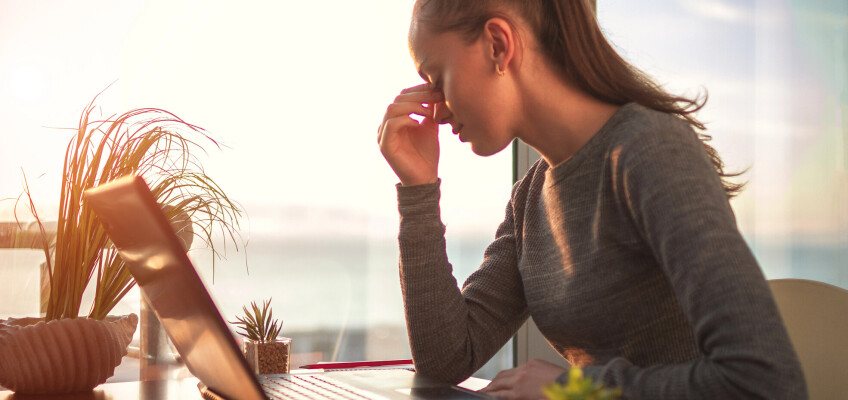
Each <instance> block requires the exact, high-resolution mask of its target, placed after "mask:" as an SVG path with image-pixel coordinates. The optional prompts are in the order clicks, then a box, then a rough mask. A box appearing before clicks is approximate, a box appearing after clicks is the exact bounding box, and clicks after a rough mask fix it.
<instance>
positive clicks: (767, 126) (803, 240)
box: [598, 0, 848, 288]
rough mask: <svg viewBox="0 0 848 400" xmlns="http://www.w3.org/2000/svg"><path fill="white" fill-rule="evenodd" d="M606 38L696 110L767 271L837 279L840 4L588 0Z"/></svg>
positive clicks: (816, 0)
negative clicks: (696, 104) (737, 174)
mask: <svg viewBox="0 0 848 400" xmlns="http://www.w3.org/2000/svg"><path fill="white" fill-rule="evenodd" d="M598 18H599V20H600V23H601V26H602V27H603V28H604V30H605V33H606V34H607V36H608V38H610V39H611V41H612V42H613V43H614V45H615V46H616V47H617V48H618V49H619V50H620V52H621V53H622V54H623V55H624V56H625V58H627V59H628V60H629V61H631V62H632V63H633V64H635V65H636V66H638V67H640V68H642V69H643V70H646V71H647V72H648V73H649V74H651V75H652V76H654V77H656V78H658V80H659V82H660V83H662V84H664V85H666V87H667V88H668V89H669V90H670V91H672V92H674V93H685V94H688V95H694V94H697V93H698V92H699V90H701V89H702V87H705V88H706V89H708V91H709V102H708V103H707V106H706V107H705V108H704V109H703V110H702V111H701V112H700V114H699V117H700V118H701V120H702V121H704V122H706V123H707V127H708V131H707V133H708V134H711V135H713V136H714V138H715V139H714V141H713V144H714V146H715V147H716V148H717V149H718V150H719V153H720V154H721V155H722V156H723V158H724V160H725V162H726V164H727V165H728V169H729V170H735V171H741V170H745V169H748V168H749V172H748V173H746V174H745V175H744V179H745V180H748V181H749V183H748V186H747V189H746V190H745V191H744V192H743V193H742V194H741V195H740V196H739V197H738V198H736V199H734V200H733V201H732V202H731V204H732V206H733V208H734V210H735V213H736V217H737V220H738V222H739V226H740V228H741V230H742V232H743V234H744V235H745V237H746V239H747V241H748V243H749V245H750V246H751V248H752V249H753V251H754V254H755V255H756V256H757V258H758V259H759V262H760V265H761V266H762V268H763V270H764V272H765V274H766V277H767V278H783V277H796V278H806V279H814V280H819V281H824V282H828V283H831V284H834V285H837V286H841V287H843V288H848V272H846V269H845V265H846V262H848V208H846V206H845V205H846V204H848V170H846V157H848V153H846V150H848V147H846V139H848V122H846V119H845V115H846V111H848V97H846V96H848V81H846V76H848V75H846V71H848V4H846V3H845V2H844V1H831V0H810V1H794V0H789V1H756V0H745V1H728V0H709V1H705V0H678V1H662V0H647V1H639V2H631V1H623V0H604V1H599V2H598Z"/></svg>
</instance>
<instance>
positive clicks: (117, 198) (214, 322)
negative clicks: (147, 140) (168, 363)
mask: <svg viewBox="0 0 848 400" xmlns="http://www.w3.org/2000/svg"><path fill="white" fill-rule="evenodd" d="M85 200H86V201H87V202H88V204H89V206H90V207H91V208H92V209H93V210H94V213H95V214H96V215H97V217H98V219H99V220H100V222H101V223H102V224H103V226H104V228H105V230H106V233H107V234H108V235H109V237H110V238H111V239H112V242H113V243H114V244H115V246H116V247H117V248H118V251H119V253H120V255H121V257H122V258H123V260H124V262H125V263H126V267H127V268H128V269H129V271H130V273H131V274H132V275H133V277H134V278H135V280H136V282H137V283H138V285H139V287H140V288H141V292H142V294H143V295H144V296H145V297H146V298H147V301H148V302H149V304H150V306H151V307H152V308H153V310H154V312H155V313H156V316H157V317H158V318H159V320H160V321H161V322H162V325H163V327H164V328H165V331H166V332H167V333H168V336H170V338H171V340H172V341H173V343H174V346H175V347H176V348H177V351H178V352H179V353H180V356H181V357H182V359H183V360H184V361H185V363H186V365H187V366H188V369H189V371H191V373H192V374H194V376H196V377H197V378H198V379H200V381H201V382H203V384H205V385H206V386H208V387H209V388H210V389H212V390H213V391H214V392H216V393H218V394H220V395H222V396H224V397H226V398H239V399H265V398H266V397H265V395H264V394H263V393H262V390H261V388H260V386H259V382H258V381H257V379H256V377H255V376H254V375H253V374H252V373H251V372H250V369H249V367H248V365H247V362H246V361H245V360H244V357H243V356H242V354H241V351H240V350H239V348H238V346H237V345H236V342H235V339H234V338H233V336H232V333H231V332H230V330H229V328H228V327H227V324H226V323H225V322H224V319H223V318H222V317H221V314H220V313H219V312H218V309H217V307H216V306H215V303H214V301H213V300H212V297H211V296H210V294H209V292H208V291H207V290H206V287H205V286H204V285H203V282H202V281H201V279H200V276H199V275H198V274H197V271H196V270H195V268H194V266H193V265H192V263H191V261H190V260H189V258H188V256H187V255H186V253H185V250H184V249H183V247H182V244H181V243H182V242H181V241H180V239H179V238H178V237H177V235H176V234H175V233H174V231H173V229H172V228H171V226H170V224H169V223H168V220H167V218H166V217H165V215H164V213H162V210H161V209H160V207H159V205H158V204H157V203H156V199H155V198H154V196H153V193H151V192H150V189H149V188H148V186H147V184H146V183H145V181H144V180H143V179H142V178H141V177H136V176H130V177H124V178H120V179H117V180H115V181H113V182H110V183H107V184H104V185H101V186H98V187H96V188H93V189H90V190H87V191H86V193H85Z"/></svg>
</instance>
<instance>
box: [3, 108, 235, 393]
mask: <svg viewBox="0 0 848 400" xmlns="http://www.w3.org/2000/svg"><path fill="white" fill-rule="evenodd" d="M96 100H97V97H95V99H94V100H93V101H92V102H91V103H90V104H89V105H88V106H87V107H86V108H85V109H84V111H83V113H82V116H81V117H80V121H79V125H78V127H77V128H74V129H72V135H71V136H72V137H71V139H70V142H69V143H68V146H67V149H66V151H65V158H64V163H63V165H62V182H61V193H60V200H59V213H58V216H57V217H58V219H57V220H56V222H54V223H51V224H50V225H51V226H50V227H49V228H48V224H47V223H46V222H45V220H44V219H43V218H42V217H41V216H40V215H39V214H38V212H37V211H36V207H35V199H33V197H32V193H31V191H30V188H29V184H28V183H27V181H26V177H24V190H23V193H22V194H21V196H19V197H18V200H19V201H23V202H24V203H25V204H26V205H28V208H29V210H30V212H31V213H32V216H33V217H34V219H35V222H34V225H36V226H37V227H36V228H35V229H34V230H35V232H36V234H38V235H39V236H41V240H38V241H36V243H39V247H40V249H39V250H40V251H43V252H44V256H45V259H46V262H45V264H44V265H43V266H42V283H43V284H42V293H41V299H42V300H41V301H42V307H43V308H42V314H43V315H42V317H40V318H22V319H16V320H6V321H0V386H4V387H6V388H8V389H11V390H12V391H15V392H16V393H22V394H56V393H71V392H79V391H87V390H90V389H92V388H93V387H95V386H97V385H98V384H100V383H103V382H105V381H106V379H107V378H108V377H109V376H111V375H112V374H114V369H115V367H116V366H117V365H118V364H119V363H120V362H121V358H122V357H123V356H124V355H126V354H127V346H128V345H129V342H130V340H131V339H132V336H133V333H134V332H135V329H136V325H137V322H138V317H137V316H136V315H135V314H129V315H123V316H111V315H110V312H111V311H112V309H113V308H114V307H115V306H116V305H117V304H118V302H119V301H120V300H121V299H122V298H123V297H124V296H125V295H126V294H127V293H128V292H129V291H130V289H132V288H133V286H135V281H134V280H133V278H132V276H131V275H130V273H129V271H128V269H127V268H126V266H125V265H124V262H123V260H122V259H121V257H120V256H119V255H118V252H117V250H116V248H115V246H114V245H113V244H112V243H111V242H110V241H109V238H108V237H107V235H106V232H105V231H104V229H103V227H102V226H101V225H100V223H99V222H98V220H97V219H96V218H95V215H94V213H93V212H92V210H91V209H90V208H89V207H88V205H87V204H86V201H85V199H84V198H83V192H84V191H85V190H87V189H89V188H93V187H95V186H98V185H100V184H103V183H106V182H110V181H112V180H114V179H117V178H120V177H123V176H126V175H130V174H135V175H139V176H142V177H143V178H144V179H145V180H146V181H147V182H148V183H149V185H150V188H151V191H152V192H153V193H154V195H155V197H156V199H157V202H158V203H159V204H160V205H161V206H162V209H163V211H164V213H165V214H166V216H167V217H168V218H169V220H170V221H171V225H172V226H173V227H174V229H175V231H176V232H177V234H178V235H179V236H180V237H181V238H182V239H183V241H184V242H185V245H186V249H188V247H189V246H190V244H191V242H192V238H193V237H198V238H200V239H202V241H203V242H204V243H205V244H206V245H207V246H208V247H210V248H211V249H212V252H213V254H214V257H220V256H221V254H220V253H219V252H218V251H217V250H216V248H215V245H214V243H213V236H214V235H215V234H218V233H219V232H222V233H223V234H224V236H225V239H226V240H232V241H233V242H234V243H236V247H237V248H238V242H239V241H238V240H237V237H238V228H239V218H240V217H241V213H242V211H241V209H240V207H239V206H238V205H237V203H235V202H234V201H231V200H230V199H229V198H228V197H227V195H226V194H225V193H224V191H223V190H222V189H221V188H220V187H219V186H218V185H217V184H216V183H215V181H214V180H213V179H212V178H211V177H209V176H207V175H206V173H205V172H204V170H203V168H202V167H201V165H200V164H199V162H198V159H197V155H198V154H200V153H202V152H204V151H205V150H204V146H205V145H212V146H214V147H218V143H217V142H215V141H214V140H213V139H212V138H211V137H210V136H208V135H207V134H206V133H205V131H204V130H203V129H202V128H200V127H198V126H195V125H192V124H190V123H188V122H186V121H183V120H182V119H180V118H179V117H177V116H176V115H174V114H172V113H170V112H168V111H165V110H162V109H157V108H142V109H135V110H131V111H128V112H126V113H123V114H120V115H111V116H108V117H105V118H99V117H97V116H95V113H94V111H95V110H96V109H97V107H96V106H95V102H96ZM16 219H17V215H16ZM32 230H33V229H30V231H32ZM30 233H31V232H30ZM214 257H213V262H214ZM89 287H91V288H92V289H93V290H94V300H93V303H92V305H91V307H90V308H89V309H88V310H86V311H84V312H82V313H81V309H82V298H83V292H84V291H85V290H86V288H89Z"/></svg>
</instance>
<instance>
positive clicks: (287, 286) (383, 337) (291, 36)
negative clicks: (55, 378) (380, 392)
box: [0, 0, 512, 377]
mask: <svg viewBox="0 0 848 400" xmlns="http://www.w3.org/2000/svg"><path fill="white" fill-rule="evenodd" d="M411 5H412V1H410V0H403V1H400V0H369V1H364V2H363V1H359V2H351V1H342V0H332V1H324V2H282V1H242V2H237V3H236V2H224V1H206V0H204V1H199V0H198V1H187V0H186V1H171V0H168V1H165V0H162V1H152V0H151V1H135V2H115V1H111V0H109V1H105V0H104V1H93V0H91V1H83V2H78V1H57V2H49V3H40V2H39V3H32V2H28V1H0V9H2V10H3V11H2V12H0V38H2V39H0V123H2V126H3V130H2V138H3V139H2V140H3V144H2V147H0V182H2V192H0V197H2V198H5V197H15V196H17V195H18V194H19V193H20V191H21V189H22V177H21V168H23V170H24V171H25V172H26V174H27V177H28V179H29V180H30V184H31V185H32V189H33V194H34V196H35V197H36V201H37V205H38V207H39V210H40V212H41V214H42V216H48V217H47V219H51V218H52V219H55V215H56V213H57V207H56V206H55V204H56V203H58V192H59V189H58V188H59V180H60V177H61V176H60V174H61V168H62V159H63V154H64V149H65V146H66V145H67V142H68V140H69V139H70V132H69V131H63V130H56V129H51V128H47V127H71V128H74V127H76V125H77V122H78V119H79V114H80V112H81V111H82V110H83V108H84V107H85V106H86V105H87V104H88V102H89V101H91V100H92V98H93V97H94V96H95V95H96V94H97V93H98V92H100V91H102V90H103V89H105V88H106V87H107V86H108V85H109V84H110V83H113V82H114V84H112V86H111V87H109V88H108V89H106V90H105V92H104V93H103V94H102V95H101V97H100V98H99V99H98V102H97V103H98V104H99V105H100V106H101V108H102V112H103V114H104V115H111V114H114V113H121V112H124V111H127V110H129V109H132V108H139V107H158V108H162V109H165V110H168V111H171V112H173V113H175V114H177V115H178V116H179V117H181V118H183V119H185V120H186V121H188V122H190V123H193V124H196V125H199V126H201V127H203V128H205V129H206V130H207V131H208V132H209V134H210V135H212V136H213V137H214V138H215V139H217V140H218V141H219V142H220V143H221V144H222V148H221V149H220V150H218V149H216V148H214V147H212V146H207V151H208V154H201V153H198V154H197V157H198V158H199V160H200V162H201V163H202V164H203V166H204V168H205V170H206V173H207V174H208V175H209V176H211V177H212V178H214V179H215V180H216V181H217V182H218V183H219V184H220V186H221V187H222V188H223V189H224V191H225V192H226V193H227V195H229V196H230V197H231V198H232V199H234V200H237V201H239V202H240V203H241V204H242V205H243V207H244V209H245V211H246V213H247V217H248V219H245V220H244V221H243V224H244V228H245V229H244V231H243V234H244V237H245V239H249V244H248V246H247V251H246V252H244V251H242V252H235V251H234V250H235V249H234V248H233V246H232V245H231V244H230V245H228V248H227V258H226V259H224V260H218V261H216V263H215V268H214V275H213V269H212V260H213V258H212V256H211V254H210V252H209V251H208V250H204V249H202V248H199V243H197V242H200V241H196V245H195V249H194V250H192V251H191V253H190V255H191V257H192V259H193V260H194V261H195V262H196V264H197V265H198V267H199V269H200V270H201V273H202V276H203V278H204V279H205V281H206V282H207V283H208V284H209V287H210V288H211V290H212V292H213V296H214V297H215V299H216V301H217V302H218V304H219V306H220V307H221V309H222V311H223V312H224V314H225V316H226V317H228V318H230V319H232V318H233V317H234V316H235V315H237V314H239V313H240V312H241V307H242V306H243V305H245V304H248V303H249V302H251V301H261V300H262V299H267V298H269V297H273V301H272V306H273V308H274V316H275V317H279V318H281V319H282V320H283V321H284V325H283V331H282V334H283V335H284V336H290V337H293V338H294V344H293V351H294V353H295V354H294V355H293V360H292V365H293V366H297V365H303V364H306V363H311V362H315V361H320V360H323V361H330V360H337V361H343V360H361V359H394V358H408V357H409V344H408V340H407V333H406V327H405V322H404V315H403V305H402V301H401V295H400V287H399V278H398V269H397V268H398V266H397V264H398V250H397V231H398V216H397V203H396V193H395V187H394V185H395V183H396V182H397V178H396V177H395V176H394V174H393V172H392V171H391V169H390V168H389V167H388V165H387V164H386V162H385V161H384V160H383V158H382V156H381V155H380V153H379V150H378V148H377V144H376V135H377V126H378V124H379V122H380V120H381V119H382V115H383V112H384V111H385V109H386V106H387V105H388V104H389V103H390V102H391V101H392V99H393V98H394V97H395V96H396V95H397V94H398V93H399V92H400V90H401V89H403V88H405V87H409V86H413V85H417V84H419V83H420V82H421V78H420V77H418V74H417V72H416V71H415V68H414V65H413V63H412V61H411V59H410V57H409V53H408V47H407V41H406V35H407V29H408V24H409V17H410V11H411ZM440 135H441V138H442V158H441V177H442V179H443V184H442V191H443V196H442V206H443V208H442V210H443V215H442V218H443V220H444V221H445V223H446V224H447V225H448V233H447V235H448V238H447V240H448V253H449V257H450V259H451V261H452V262H453V265H454V268H455V274H456V277H457V280H458V282H459V283H460V284H461V283H462V282H463V281H464V279H465V278H466V277H467V276H468V275H469V274H470V273H471V272H472V271H473V270H474V269H476V268H477V267H478V266H479V264H480V262H481V261H482V257H483V250H484V248H485V246H486V245H487V244H488V243H489V242H490V241H491V240H492V239H493V238H494V232H495V229H496V228H497V225H498V223H499V222H500V221H501V220H502V218H503V215H504V208H505V206H506V202H507V200H508V198H509V193H510V189H511V162H512V159H511V154H510V152H509V151H505V152H502V153H501V154H498V155H496V156H493V157H489V158H481V157H477V156H475V155H473V153H472V152H471V151H470V148H468V147H467V146H465V145H463V144H461V143H459V141H458V140H457V139H456V138H455V137H454V136H453V135H452V134H451V133H450V129H449V127H448V128H447V129H445V130H442V132H441V133H440ZM42 175H43V176H42ZM12 203H14V202H2V203H0V221H10V220H14V218H13V216H12V212H11V209H12ZM19 211H20V212H25V209H23V208H20V209H19ZM49 216H54V217H49ZM24 217H25V218H24V219H27V218H28V216H26V214H24ZM30 255H31V254H29V253H27V254H26V255H21V256H20V257H19V258H20V259H24V258H26V257H29V256H30ZM0 257H4V258H5V259H7V260H8V259H9V257H11V256H8V257H7V255H6V253H0ZM34 257H35V258H38V254H36V255H35V256H34ZM26 261H27V262H26V264H34V265H33V266H29V265H27V267H26V268H28V269H27V271H29V272H26V273H24V272H21V274H24V275H26V276H24V277H20V276H18V275H19V274H18V275H14V274H13V275H8V273H7V272H0V274H3V275H0V277H4V278H5V277H6V276H9V278H8V279H3V280H2V282H3V286H4V288H3V289H4V290H3V291H2V292H3V293H2V294H0V317H4V316H10V315H19V314H22V315H32V314H33V313H37V310H38V308H37V305H35V304H31V303H32V302H33V300H32V299H30V298H31V297H32V298H37V297H34V296H36V295H34V294H32V296H30V295H31V293H29V291H32V290H33V289H32V287H31V285H29V286H24V285H22V284H21V285H19V284H18V282H19V281H21V280H24V279H38V275H37V271H38V270H37V267H38V263H39V262H40V261H38V260H36V261H33V262H29V258H26ZM245 263H247V267H246V266H245ZM9 264H15V266H14V268H19V269H21V268H24V267H22V266H21V267H19V265H20V264H24V262H17V261H15V262H14V263H13V262H12V261H9ZM2 265H3V268H4V270H5V269H6V268H7V267H6V264H2ZM247 270H249V274H248V272H247ZM12 282H14V283H12ZM22 291H27V293H26V296H23V293H22ZM139 297H140V295H139V294H138V292H137V291H135V292H132V293H130V294H129V295H128V296H127V297H126V299H125V301H124V302H123V303H122V304H121V305H119V307H118V308H117V309H116V310H115V311H114V313H127V312H137V310H138V302H139ZM13 299H21V300H13ZM23 299H29V300H23ZM84 308H85V307H84ZM511 363H512V356H511V352H510V351H509V350H504V351H502V352H501V353H499V355H498V356H497V358H496V360H494V361H493V362H492V363H491V364H490V366H489V367H487V369H486V370H484V371H482V372H481V373H480V376H483V377H492V376H493V375H494V372H496V371H498V370H500V369H503V368H508V367H510V366H511Z"/></svg>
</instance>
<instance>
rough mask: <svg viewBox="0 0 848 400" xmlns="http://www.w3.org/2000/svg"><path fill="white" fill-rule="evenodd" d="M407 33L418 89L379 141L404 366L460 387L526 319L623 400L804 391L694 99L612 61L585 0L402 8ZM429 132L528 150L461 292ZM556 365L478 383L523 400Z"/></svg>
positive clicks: (389, 115)
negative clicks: (445, 127)
mask: <svg viewBox="0 0 848 400" xmlns="http://www.w3.org/2000/svg"><path fill="white" fill-rule="evenodd" d="M409 40H410V49H411V53H412V57H413V59H414V61H415V63H416V65H417V66H418V69H419V73H420V75H421V76H422V78H424V80H425V81H427V82H428V83H426V84H423V85H419V86H415V87H412V88H408V89H405V90H404V91H402V92H401V94H400V95H398V96H397V98H395V101H394V102H393V103H392V104H391V105H390V106H389V107H388V109H387V111H386V114H385V117H384V119H383V122H382V125H381V126H380V129H379V136H378V142H379V145H380V149H381V151H382V153H383V155H384V157H385V158H386V160H387V161H388V163H389V165H390V166H391V167H392V169H393V170H394V171H395V173H396V174H397V176H398V177H399V178H400V181H401V184H399V185H398V189H397V190H398V202H399V209H400V214H401V224H400V235H399V242H400V253H401V260H400V272H401V285H402V291H403V298H404V305H405V309H406V314H407V324H408V329H409V335H410V343H411V347H412V355H413V359H414V360H415V365H416V367H417V369H418V371H419V372H420V373H422V374H427V375H432V376H435V377H438V378H441V379H444V380H448V381H453V382H458V381H460V380H462V379H464V378H466V377H468V376H469V375H470V374H471V373H473V372H474V371H476V370H477V369H478V368H480V367H481V366H482V365H483V364H484V363H485V362H486V361H487V360H488V359H489V358H490V357H491V356H492V355H493V354H494V353H495V352H496V351H497V350H498V349H500V348H501V346H503V344H504V343H506V341H507V340H509V338H510V337H511V336H512V335H513V334H514V333H515V332H516V330H517V329H518V327H519V326H520V325H521V324H522V323H523V322H524V321H525V320H526V319H527V318H528V317H529V316H532V317H533V319H534V321H535V322H536V324H537V325H538V327H539V329H540V330H541V332H542V333H543V334H544V335H545V337H546V338H547V339H548V341H549V342H550V343H551V344H552V345H553V346H554V348H555V349H556V350H557V351H558V352H559V353H560V354H562V356H563V357H565V358H566V359H567V360H568V361H569V362H570V363H571V364H572V365H575V366H580V367H582V368H583V371H584V373H585V374H586V375H587V376H589V377H592V378H594V379H595V380H598V381H602V382H603V383H604V384H606V385H607V386H613V387H621V388H622V389H623V397H624V398H627V399H655V398H663V399H737V398H739V399H741V398H745V399H749V398H756V399H801V398H806V396H807V395H806V388H805V384H804V379H803V375H802V373H801V369H800V365H799V363H798V359H797V357H796V355H795V353H794V350H793V348H792V346H791V343H790V341H789V338H788V336H787V333H786V330H785V328H784V326H783V324H782V321H781V319H780V316H779V314H778V311H777V308H776V306H775V303H774V300H773V298H772V296H771V292H770V291H769V288H768V286H767V284H766V281H765V279H764V277H763V275H762V272H761V271H760V268H759V266H758V265H757V262H756V260H755V259H754V257H753V255H752V254H751V252H750V250H749V249H748V247H747V245H746V243H745V241H744V240H743V238H742V236H741V235H740V233H739V231H738V229H737V227H736V222H735V219H734V216H733V212H732V210H731V208H730V205H729V203H728V199H729V198H730V197H731V196H732V195H733V194H735V192H737V191H738V190H739V189H740V188H741V187H740V186H739V185H734V184H732V183H730V182H729V181H727V178H728V177H729V175H728V174H726V173H725V172H724V171H723V170H722V164H721V160H720V159H719V157H718V155H717V154H716V153H715V151H714V150H713V149H712V148H711V147H709V146H707V145H706V143H705V142H704V140H703V139H704V138H705V136H700V135H699V134H697V133H696V131H695V129H697V130H702V129H703V125H701V123H700V122H698V121H697V119H696V118H695V117H694V116H693V115H692V112H694V111H697V109H699V108H700V107H701V106H702V105H703V104H702V103H701V104H698V103H697V102H695V101H693V100H687V99H684V98H680V97H675V96H672V95H669V94H667V93H665V92H664V91H663V90H662V89H661V88H660V87H659V86H657V85H656V84H654V83H652V82H651V81H650V80H649V79H647V78H646V77H645V76H644V75H642V74H641V73H639V72H638V71H637V70H635V69H633V68H632V67H630V66H629V65H628V64H627V63H625V62H624V61H623V60H622V59H621V58H620V57H619V56H618V55H617V54H616V53H615V51H614V50H612V48H611V47H610V45H609V44H608V43H607V42H606V40H605V39H604V38H603V35H602V34H601V32H600V29H599V28H598V26H597V22H596V20H595V18H594V14H593V11H592V9H591V6H590V5H588V4H587V2H586V1H584V0H557V1H552V0H461V1H458V0H419V1H417V3H416V5H415V8H414V12H413V18H412V24H411V26H410V36H409ZM410 114H417V115H420V116H423V117H424V118H423V120H421V122H420V123H419V122H417V121H416V120H415V119H413V118H412V117H410ZM439 124H450V125H451V127H452V128H453V132H454V133H455V134H457V135H459V139H460V140H461V141H463V142H468V143H469V144H470V145H471V149H472V150H473V151H474V152H475V153H476V154H478V155H481V156H488V155H491V154H495V153H497V152H499V151H501V150H503V149H504V148H505V147H506V146H507V145H509V144H510V143H511V142H512V141H513V139H516V138H518V139H521V140H522V141H524V142H525V143H527V144H528V145H530V146H532V147H533V148H535V149H536V150H538V151H539V153H541V155H542V157H543V158H542V160H540V161H539V162H537V163H536V164H535V165H534V166H533V167H532V168H531V169H530V171H529V172H528V173H527V174H526V176H524V178H523V179H522V180H521V181H519V182H518V183H517V184H516V185H515V186H514V188H513V191H512V196H511V198H510V200H509V203H508V205H507V209H506V216H505V219H504V221H503V223H502V224H501V225H500V227H499V228H498V230H497V234H496V239H495V241H494V242H493V243H492V244H491V245H490V246H489V247H488V249H487V250H486V252H485V257H484V261H483V265H482V266H481V267H480V268H479V269H478V270H477V271H476V272H475V273H474V274H472V275H471V276H470V277H469V278H468V280H467V281H466V282H465V284H464V285H463V288H462V290H461V291H460V290H458V289H457V286H456V282H455V280H454V278H453V276H452V273H451V266H450V264H449V263H448V260H447V256H446V253H445V241H444V231H445V228H444V225H443V224H442V222H441V220H440V215H439V184H440V180H439V176H438V168H437V167H438V158H439V144H438V138H437V128H438V125H439ZM565 372H566V371H565V370H563V369H562V368H559V367H557V366H555V365H552V364H549V363H545V362H543V361H538V360H534V361H531V362H529V363H528V364H526V365H523V366H520V367H518V368H515V369H512V370H507V371H503V372H501V373H500V374H498V375H497V376H496V377H495V379H494V380H493V381H492V383H491V384H490V385H489V387H488V388H487V389H485V390H486V391H487V392H489V393H490V394H492V395H495V396H497V397H503V398H510V399H533V400H535V399H538V398H540V397H542V393H541V387H542V386H543V385H544V384H547V383H550V382H552V381H554V380H558V381H560V382H564V381H565V380H567V379H568V377H567V376H568V375H567V373H565Z"/></svg>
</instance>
